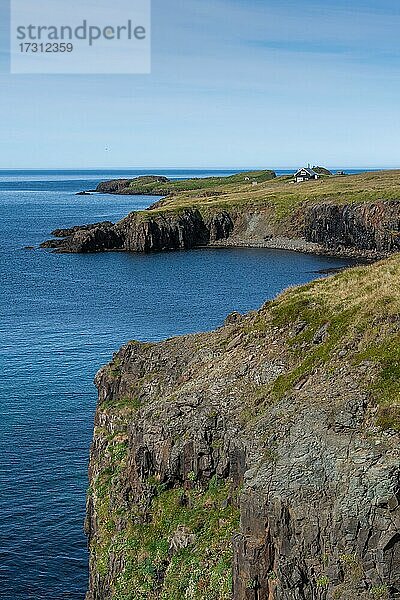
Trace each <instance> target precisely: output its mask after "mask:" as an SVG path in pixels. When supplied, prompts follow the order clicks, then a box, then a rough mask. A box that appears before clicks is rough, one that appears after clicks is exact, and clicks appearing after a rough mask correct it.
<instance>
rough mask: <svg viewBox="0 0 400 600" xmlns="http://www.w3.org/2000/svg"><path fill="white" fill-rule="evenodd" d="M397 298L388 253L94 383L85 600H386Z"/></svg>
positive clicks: (117, 361) (393, 586) (134, 359)
mask: <svg viewBox="0 0 400 600" xmlns="http://www.w3.org/2000/svg"><path fill="white" fill-rule="evenodd" d="M399 289H400V257H399V255H395V256H393V257H392V258H391V259H388V260H386V261H383V262H380V263H376V264H374V265H370V266H367V267H358V268H355V269H351V270H347V271H345V272H342V273H340V274H338V275H335V276H334V277H330V278H328V279H326V280H320V281H316V282H313V283H311V284H308V285H306V286H302V287H299V288H295V289H290V290H288V291H286V292H284V293H283V294H282V295H280V296H279V297H278V298H277V299H276V300H274V301H272V302H267V303H266V304H265V305H264V306H263V307H262V308H261V309H260V310H259V311H255V312H253V313H250V314H248V315H246V316H240V315H232V317H230V318H229V319H228V320H227V323H226V325H225V326H224V327H222V328H220V329H219V330H217V331H215V332H210V333H205V334H197V335H192V336H186V337H183V338H177V339H172V340H167V341H165V342H162V343H160V344H141V343H138V342H130V343H129V344H127V345H126V346H124V347H123V348H122V349H121V350H120V351H119V352H118V353H117V354H116V355H115V357H114V359H113V361H112V363H111V364H110V365H108V366H107V367H105V368H103V369H102V370H101V371H100V372H99V374H98V376H97V378H96V382H97V385H98V388H99V404H98V408H97V413H96V429H95V435H94V442H93V447H92V452H91V462H90V478H91V487H90V490H89V495H88V518H87V530H88V533H89V542H90V552H91V578H90V590H89V592H88V599H89V600H92V599H93V600H106V599H107V600H108V599H113V600H115V599H118V600H120V599H122V598H124V600H129V599H132V600H133V599H140V598H150V599H162V600H176V599H178V598H188V599H191V598H193V599H197V600H209V599H214V598H215V600H216V599H217V598H219V599H222V598H233V599H234V600H244V599H246V600H256V599H257V598H264V597H265V598H266V597H270V598H274V599H286V598H296V599H297V598H299V599H306V598H311V597H313V598H314V597H315V598H318V599H319V600H327V599H328V598H329V599H335V600H336V599H337V600H339V599H341V600H354V598H355V597H357V598H359V599H360V600H370V599H371V598H381V599H391V598H395V597H397V596H396V594H399V593H400V560H399V559H400V540H399V536H398V528H397V525H396V519H398V518H399V501H400V496H399V494H400V489H399V480H400V467H399V443H398V442H399V437H398V435H399V432H400V316H399V315H400V300H399V294H398V290H399ZM239 513H240V523H239V521H238V516H239Z"/></svg>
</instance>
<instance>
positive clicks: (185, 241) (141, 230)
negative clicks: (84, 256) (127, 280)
mask: <svg viewBox="0 0 400 600" xmlns="http://www.w3.org/2000/svg"><path fill="white" fill-rule="evenodd" d="M232 230H233V222H232V219H231V217H230V216H229V214H228V213H227V212H224V211H221V212H216V213H215V214H211V215H210V216H209V217H208V218H207V217H206V218H204V217H202V215H201V214H200V212H199V211H198V210H193V209H187V210H183V211H180V212H179V213H167V212H162V213H157V214H155V215H154V216H153V215H151V216H149V215H148V214H145V215H143V213H131V214H129V215H128V216H127V217H125V218H124V219H122V221H119V222H118V223H116V224H115V225H114V224H112V223H109V224H107V223H100V224H96V225H93V226H84V227H83V228H80V227H74V228H72V229H70V230H56V233H53V235H60V234H61V235H62V232H63V231H65V232H66V237H65V238H64V239H62V240H60V239H57V240H49V241H47V242H44V243H43V244H42V248H56V249H57V251H58V252H101V251H105V250H126V251H129V252H152V251H162V250H179V249H182V250H183V249H188V248H194V247H196V246H206V245H208V244H212V243H214V242H216V241H218V240H220V239H224V238H227V237H228V236H229V235H230V233H231V232H232Z"/></svg>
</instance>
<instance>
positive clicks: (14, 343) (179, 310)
mask: <svg viewBox="0 0 400 600" xmlns="http://www.w3.org/2000/svg"><path fill="white" fill-rule="evenodd" d="M151 173H154V171H152V172H151ZM156 173H157V174H165V175H167V176H171V177H174V178H183V177H188V176H206V175H207V174H218V175H221V174H230V172H229V171H220V172H213V173H208V172H207V171H179V170H175V171H161V172H160V170H157V171H156ZM138 174H146V172H145V171H129V170H121V171H101V170H97V171H4V170H3V171H0V211H1V215H0V229H1V231H0V254H1V266H0V268H1V289H2V302H1V311H0V313H1V314H0V333H1V339H2V344H1V350H0V361H1V375H2V385H1V391H0V411H1V420H0V598H1V599H3V600H27V599H35V600H42V599H46V600H83V598H84V595H85V589H86V583H87V577H88V567H87V560H88V556H87V550H86V540H85V536H84V532H83V521H84V515H85V493H86V488H87V466H88V457H89V446H90V441H91V435H92V427H93V415H94V410H95V406H96V390H95V388H94V386H93V383H92V381H93V377H94V374H95V372H96V371H97V369H98V368H99V367H100V366H101V365H102V364H104V363H105V362H107V361H108V360H110V358H111V356H112V353H113V352H114V351H116V350H117V349H118V348H119V346H121V345H122V344H123V343H124V342H126V341H128V340H130V339H138V340H160V339H163V338H166V337H170V336H173V335H180V334H185V333H189V332H195V331H203V330H210V329H212V328H214V327H217V326H219V325H221V324H222V322H223V320H224V318H225V316H226V315H227V314H228V313H230V312H231V311H233V310H237V311H239V312H245V311H249V310H252V309H255V308H257V307H259V306H260V305H261V304H262V303H263V302H264V301H265V300H266V299H268V298H272V297H274V296H275V295H276V294H277V293H279V292H280V291H281V290H282V289H284V288H286V287H288V286H289V285H294V284H300V283H304V282H307V281H309V280H311V279H314V278H316V277H320V276H321V275H320V274H318V271H319V270H321V269H326V268H332V267H340V266H344V265H345V264H349V262H348V261H346V260H341V259H335V258H328V257H323V256H311V255H307V254H301V253H293V252H286V251H278V250H265V249H215V250H214V249H208V250H192V251H187V252H169V253H163V254H153V255H140V254H138V255H135V254H127V253H107V254H88V255H57V254H53V253H51V252H50V251H47V250H38V249H36V250H28V249H25V247H26V246H35V247H37V245H38V244H39V243H40V242H41V241H43V240H45V239H47V238H49V237H50V236H49V234H50V231H51V230H52V229H54V228H56V227H68V226H72V225H76V224H83V223H91V222H96V221H104V220H111V221H115V220H118V219H119V218H121V217H123V216H125V215H126V214H127V213H128V212H129V211H131V210H138V209H143V208H145V207H147V206H148V205H149V204H151V203H152V202H154V200H155V198H148V197H145V196H138V197H129V196H101V195H93V196H76V195H75V193H76V192H78V191H81V190H84V189H91V188H93V187H95V185H97V183H98V182H100V181H102V180H105V179H111V178H116V177H134V176H136V175H138Z"/></svg>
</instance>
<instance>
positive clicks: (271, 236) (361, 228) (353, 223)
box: [41, 201, 400, 259]
mask: <svg viewBox="0 0 400 600" xmlns="http://www.w3.org/2000/svg"><path fill="white" fill-rule="evenodd" d="M52 233H53V235H54V236H56V239H51V240H48V241H46V242H43V243H42V244H41V247H42V248H51V249H53V250H54V251H56V252H59V253H85V252H105V251H128V252H155V251H167V250H185V249H190V248H199V247H207V246H208V247H247V248H251V247H252V248H275V249H285V250H293V251H298V252H308V253H316V254H329V255H332V256H350V257H355V258H367V259H380V258H384V257H385V256H388V255H390V254H392V253H394V252H398V251H400V202H397V201H382V202H379V203H361V204H357V205H332V204H329V203H326V204H319V205H310V206H306V207H305V208H304V209H303V211H302V212H301V213H297V214H296V215H295V217H294V218H293V219H292V221H290V222H289V223H285V224H280V223H276V221H274V219H273V217H272V216H271V213H270V211H269V210H268V209H255V210H254V209H251V208H247V209H246V210H245V211H239V210H238V209H233V210H232V209H231V210H229V211H228V210H221V209H218V208H216V209H207V210H202V209H201V208H199V209H197V208H183V209H181V210H177V211H171V210H169V209H163V210H161V209H153V210H148V211H144V212H139V213H135V212H133V213H130V214H129V215H128V216H127V217H125V218H124V219H122V220H121V221H119V222H118V223H115V224H114V223H111V222H102V223H94V224H90V225H83V226H76V227H72V228H69V229H58V230H55V231H53V232H52Z"/></svg>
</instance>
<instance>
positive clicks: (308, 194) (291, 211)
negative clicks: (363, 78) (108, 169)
mask: <svg viewBox="0 0 400 600" xmlns="http://www.w3.org/2000/svg"><path fill="white" fill-rule="evenodd" d="M247 177H248V178H249V181H246V178H247ZM253 181H257V185H255V186H254V185H253V183H252V182H253ZM135 182H136V183H135ZM138 185H139V187H138ZM155 185H157V193H158V195H161V196H165V197H164V199H163V200H161V201H160V202H157V203H156V204H155V206H154V208H153V209H151V210H148V211H141V212H138V213H135V214H136V218H137V219H138V221H141V220H143V221H148V220H149V219H151V218H153V217H155V216H157V215H158V216H159V215H164V216H166V217H168V216H173V215H176V214H177V213H181V212H182V211H184V210H185V209H188V208H190V209H197V210H199V211H200V213H201V214H202V215H203V216H205V217H207V216H208V215H209V214H211V213H213V212H215V211H220V210H226V211H230V212H235V211H237V212H241V211H243V210H246V209H249V208H258V209H261V210H268V211H269V212H270V215H271V219H272V221H274V222H276V223H282V224H285V223H287V222H288V221H291V220H292V219H293V217H296V216H298V218H299V219H300V218H301V212H302V211H301V209H302V207H304V206H305V205H307V204H318V203H322V202H324V203H326V202H327V203H335V204H352V203H361V202H378V201H382V200H397V201H399V200H400V171H377V172H370V173H361V174H357V175H349V176H347V177H339V176H333V177H322V178H320V179H319V180H317V181H309V182H304V183H301V184H294V183H293V181H292V178H291V177H288V176H284V177H273V175H272V174H271V171H255V172H250V173H240V174H237V175H233V176H231V177H211V178H206V179H189V180H182V181H176V182H172V183H165V184H161V185H160V184H154V183H143V184H137V180H134V183H132V185H131V188H130V189H131V193H143V194H145V193H152V194H154V193H155V191H156V189H155ZM127 190H129V188H126V189H125V193H126V191H127Z"/></svg>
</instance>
